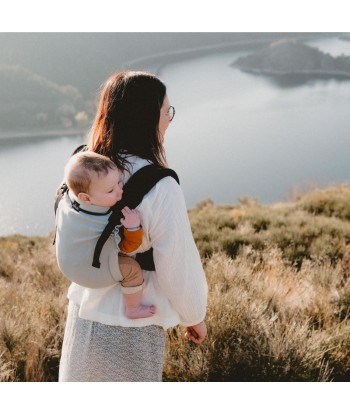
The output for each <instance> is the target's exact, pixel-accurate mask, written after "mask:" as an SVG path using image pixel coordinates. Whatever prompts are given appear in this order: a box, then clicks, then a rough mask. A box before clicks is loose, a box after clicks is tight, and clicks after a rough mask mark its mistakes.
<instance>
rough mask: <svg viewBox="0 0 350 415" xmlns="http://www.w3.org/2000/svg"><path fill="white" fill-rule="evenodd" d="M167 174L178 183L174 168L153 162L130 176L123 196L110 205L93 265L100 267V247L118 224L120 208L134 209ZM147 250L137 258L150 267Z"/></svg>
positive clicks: (149, 253)
mask: <svg viewBox="0 0 350 415" xmlns="http://www.w3.org/2000/svg"><path fill="white" fill-rule="evenodd" d="M167 176H171V177H173V178H174V179H175V180H176V181H177V182H178V183H180V181H179V178H178V176H177V174H176V173H175V171H174V170H172V169H166V168H161V167H158V166H155V165H153V164H151V165H148V166H145V167H142V168H141V169H140V170H138V171H137V172H136V173H134V174H133V175H132V176H131V177H130V179H129V180H128V181H127V183H126V184H125V186H124V188H123V198H122V199H121V200H120V201H118V202H117V203H116V204H115V205H114V206H113V207H112V213H111V215H110V217H109V219H108V224H107V226H106V227H105V229H104V230H103V232H102V234H101V236H100V238H99V239H98V241H97V243H96V247H95V252H94V257H93V262H92V266H93V267H95V268H100V255H101V251H102V248H103V246H104V244H105V243H106V241H107V239H108V238H109V236H110V235H111V233H112V232H113V230H114V228H115V227H116V226H117V225H120V219H121V218H122V213H121V210H122V209H123V208H124V207H125V206H128V207H129V208H130V209H135V208H136V207H137V206H138V205H139V204H140V203H141V202H142V199H143V197H144V196H145V195H146V194H147V193H148V192H149V191H150V190H151V189H152V188H153V187H154V186H155V184H156V183H157V182H158V181H159V180H161V179H163V178H164V177H167ZM150 251H151V250H150ZM147 252H148V254H147V253H144V254H139V257H138V258H139V259H140V261H142V260H143V262H144V264H145V265H144V266H148V267H152V263H151V262H153V257H152V261H150V255H152V251H151V252H149V251H147ZM136 259H137V258H136ZM146 264H148V265H146ZM141 268H142V266H141ZM143 269H145V268H143ZM153 269H154V264H153Z"/></svg>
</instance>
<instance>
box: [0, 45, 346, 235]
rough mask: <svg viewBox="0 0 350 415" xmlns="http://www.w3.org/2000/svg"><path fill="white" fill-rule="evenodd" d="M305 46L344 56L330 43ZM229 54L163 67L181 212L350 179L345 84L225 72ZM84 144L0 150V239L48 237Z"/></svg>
mask: <svg viewBox="0 0 350 415" xmlns="http://www.w3.org/2000/svg"><path fill="white" fill-rule="evenodd" d="M310 44H312V46H315V47H319V48H320V49H321V50H323V51H325V52H327V53H331V54H332V55H333V56H339V55H340V54H341V53H344V54H349V55H350V42H346V41H341V40H339V39H336V38H332V39H322V40H318V41H313V42H312V43H311V42H310ZM240 55H242V52H241V53H237V52H232V53H225V54H219V55H210V56H206V57H201V58H196V59H193V60H186V61H182V62H178V63H171V64H169V65H165V66H162V68H161V71H160V73H159V74H160V76H161V78H162V79H163V80H164V81H165V83H166V84H167V87H168V95H169V98H170V101H171V103H172V105H174V106H175V107H176V116H175V118H174V121H173V122H172V124H171V126H170V127H169V129H168V131H167V134H166V139H165V147H166V151H167V157H168V162H169V165H170V166H171V167H172V168H174V169H175V170H176V171H177V173H178V174H179V177H180V180H181V186H182V189H183V191H184V194H185V199H186V202H187V206H188V207H192V206H194V205H195V204H196V202H198V201H200V200H202V199H204V198H207V197H211V198H212V199H213V201H214V202H215V203H232V204H235V203H237V202H238V198H239V197H242V196H248V197H252V198H254V197H257V198H259V200H260V202H261V203H273V202H277V201H285V200H288V198H289V197H290V195H291V193H292V192H293V189H298V188H303V187H308V186H310V185H312V186H315V185H318V186H326V185H329V184H336V183H345V182H348V180H349V154H350V137H349V131H350V116H349V108H350V81H346V80H336V79H331V80H325V79H323V80H322V79H320V80H306V79H305V80H302V81H303V82H301V80H300V79H288V80H282V81H281V80H280V81H278V82H277V81H276V80H275V79H274V78H269V77H264V76H257V75H250V74H246V73H243V72H241V71H239V70H237V69H233V68H232V67H230V64H231V63H232V62H233V61H234V60H235V59H236V58H237V57H238V56H240ZM81 142H83V137H76V138H68V137H61V138H57V139H52V138H51V139H47V140H45V139H42V140H37V141H34V142H28V143H26V144H21V145H12V146H10V145H6V146H4V145H2V146H1V144H0V146H1V147H0V178H1V179H0V184H1V189H2V196H1V198H0V235H8V234H13V233H21V234H25V235H46V234H48V233H49V232H50V231H52V230H53V229H54V214H53V195H54V191H55V189H56V187H57V185H58V184H59V182H60V181H61V178H62V171H63V165H64V164H65V161H66V159H67V157H68V156H69V154H70V153H71V151H72V149H74V148H75V147H76V146H77V145H79V144H80V143H81Z"/></svg>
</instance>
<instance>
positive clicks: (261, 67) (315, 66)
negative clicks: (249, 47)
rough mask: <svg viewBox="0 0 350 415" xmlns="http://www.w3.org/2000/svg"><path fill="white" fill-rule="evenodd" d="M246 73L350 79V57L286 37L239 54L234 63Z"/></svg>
mask: <svg viewBox="0 0 350 415" xmlns="http://www.w3.org/2000/svg"><path fill="white" fill-rule="evenodd" d="M231 66H232V67H234V68H238V69H241V70H242V71H245V72H252V73H258V74H264V75H291V74H293V75H314V76H322V77H325V76H326V77H328V76H329V77H346V78H348V77H349V78H350V57H348V56H344V55H342V56H339V57H332V56H331V55H329V54H328V53H323V52H321V51H320V50H318V49H316V48H313V47H311V46H308V45H306V44H303V43H300V42H297V41H295V40H292V39H284V40H280V41H278V42H274V43H271V44H270V45H269V46H267V47H264V48H263V49H261V50H259V51H257V52H255V53H253V54H250V55H248V56H244V57H240V58H238V59H237V60H236V61H235V62H233V63H232V65H231Z"/></svg>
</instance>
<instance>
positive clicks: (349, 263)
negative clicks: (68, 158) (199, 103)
mask: <svg viewBox="0 0 350 415" xmlns="http://www.w3.org/2000/svg"><path fill="white" fill-rule="evenodd" d="M321 192H322V194H321V195H320V193H319V192H317V191H313V193H312V194H307V195H304V196H302V197H300V198H299V199H298V200H297V201H295V202H294V203H288V204H280V205H274V206H271V207H268V206H260V205H259V203H258V202H257V201H256V200H246V199H242V200H241V201H240V205H238V206H233V205H232V206H215V205H214V204H213V203H212V202H211V201H210V200H206V201H203V202H201V203H200V204H198V206H197V207H196V208H195V209H193V210H191V211H190V212H189V214H190V219H191V224H192V229H193V233H194V236H195V240H196V243H197V246H198V248H199V250H200V252H201V255H202V260H203V264H204V268H205V272H206V275H207V279H208V284H209V303H208V313H207V324H208V337H207V339H206V341H205V342H203V344H202V345H201V346H200V347H197V346H195V345H193V344H191V343H189V342H188V341H187V340H186V339H185V338H184V335H183V334H184V330H183V328H174V329H170V330H169V332H168V338H167V346H166V363H165V367H164V380H165V381H176V382H178V381H212V382H213V381H348V380H350V322H349V321H350V320H349V316H350V223H349V222H348V212H347V209H349V211H350V203H349V206H347V201H348V196H350V190H349V189H347V188H345V187H342V188H341V191H340V192H338V191H337V189H336V188H335V189H331V190H328V191H321ZM349 202H350V199H349ZM51 242H52V238H51V237H50V238H39V237H37V238H28V237H22V236H13V237H7V238H0V293H1V296H0V381H2V382H8V381H56V380H57V376H58V364H59V359H60V351H61V346H62V338H63V331H64V324H65V318H66V305H67V300H66V292H67V288H68V284H69V283H68V281H66V280H65V279H64V277H62V275H61V274H60V272H59V270H58V267H57V265H56V260H55V256H54V249H53V247H52V244H51Z"/></svg>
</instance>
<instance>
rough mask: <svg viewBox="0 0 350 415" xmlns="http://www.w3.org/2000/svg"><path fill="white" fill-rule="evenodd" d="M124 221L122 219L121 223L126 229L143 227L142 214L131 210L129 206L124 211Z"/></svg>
mask: <svg viewBox="0 0 350 415" xmlns="http://www.w3.org/2000/svg"><path fill="white" fill-rule="evenodd" d="M122 214H123V216H124V219H120V223H121V224H122V225H123V226H124V228H126V229H128V228H137V227H138V226H140V225H141V214H140V212H139V211H138V210H131V209H129V208H128V207H127V206H125V208H124V209H122Z"/></svg>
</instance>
